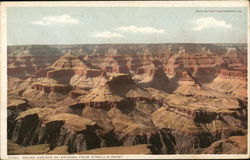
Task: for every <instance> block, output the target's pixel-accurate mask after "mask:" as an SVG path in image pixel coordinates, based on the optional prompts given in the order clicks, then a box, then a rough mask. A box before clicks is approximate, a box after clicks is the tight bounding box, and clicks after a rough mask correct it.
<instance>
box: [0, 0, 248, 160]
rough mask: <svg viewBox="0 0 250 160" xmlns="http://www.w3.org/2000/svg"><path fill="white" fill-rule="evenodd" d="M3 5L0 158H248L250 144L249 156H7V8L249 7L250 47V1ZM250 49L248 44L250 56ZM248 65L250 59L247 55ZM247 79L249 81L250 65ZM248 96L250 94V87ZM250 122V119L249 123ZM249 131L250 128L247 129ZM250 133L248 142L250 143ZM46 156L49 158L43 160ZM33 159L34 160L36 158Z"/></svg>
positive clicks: (31, 3) (89, 2)
mask: <svg viewBox="0 0 250 160" xmlns="http://www.w3.org/2000/svg"><path fill="white" fill-rule="evenodd" d="M0 4H1V10H0V11H1V12H0V14H1V26H0V29H1V32H0V34H1V39H0V47H1V48H0V49H1V52H0V57H1V59H0V65H1V71H0V73H1V74H0V75H1V80H0V82H1V88H0V89H1V92H0V95H1V99H0V102H1V114H0V118H1V123H0V133H1V135H0V136H1V140H0V142H1V145H0V152H1V157H0V159H7V158H8V159H25V157H26V158H27V157H29V159H31V158H32V157H33V158H34V159H69V158H71V157H74V158H73V159H81V157H85V158H84V159H86V158H87V157H89V158H88V159H175V158H176V159H211V158H213V159H234V158H237V159H239V158H249V157H250V156H249V148H250V143H248V152H247V154H239V155H236V154H227V155H226V154H216V155H215V154H213V155H212V154H199V155H198V154H197V155H196V154H195V155H190V154H189V155H187V154H181V155H117V156H119V157H120V158H119V157H117V156H116V157H113V158H112V157H110V156H111V155H95V156H93V155H36V156H32V155H17V156H7V147H6V146H7V133H6V131H7V127H6V126H7V125H6V124H7V122H6V121H7V112H6V106H7V94H6V93H7V67H6V66H7V23H6V22H7V16H6V8H7V7H41V6H42V7H46V6H47V7H53V6H56V7H83V6H85V7H107V6H109V7H125V6H126V7H247V8H248V44H249V14H250V13H249V2H248V1H164V2H163V1H146V2H142V1H129V2H125V1H121V2H118V1H105V2H104V1H98V2H97V1H96V2H94V1H88V2H86V1H85V2H2V3H0ZM249 50H250V46H249V45H248V53H249ZM248 62H250V58H249V56H248ZM248 79H249V65H248ZM248 95H249V84H248ZM249 113H250V112H249V110H248V115H249ZM249 122H250V120H249V118H248V124H250V123H249ZM248 131H249V128H248ZM249 140H250V139H249V134H248V142H249ZM44 157H47V158H44ZM33 158H32V159H33Z"/></svg>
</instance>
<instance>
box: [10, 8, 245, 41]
mask: <svg viewBox="0 0 250 160" xmlns="http://www.w3.org/2000/svg"><path fill="white" fill-rule="evenodd" d="M206 10H207V11H206ZM7 32H8V33H7V39H8V45H22V44H84V43H87V44H91V43H245V42H247V9H246V8H197V7H196V8H181V7H178V8H177V7H176V8H170V7H154V8H150V7H122V8H121V7H95V8H93V7H36V8H35V7H9V8H8V9H7Z"/></svg>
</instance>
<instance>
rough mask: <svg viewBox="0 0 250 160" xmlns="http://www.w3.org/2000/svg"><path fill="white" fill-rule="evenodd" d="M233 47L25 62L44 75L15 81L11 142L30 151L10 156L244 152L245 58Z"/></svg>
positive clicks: (156, 48)
mask: <svg viewBox="0 0 250 160" xmlns="http://www.w3.org/2000/svg"><path fill="white" fill-rule="evenodd" d="M228 45H229V44H226V45H215V44H210V45H209V44H203V45H194V44H178V45H177V44H171V45H170V44H169V45H167V46H166V44H154V45H153V44H152V45H149V44H148V45H146V44H145V45H144V44H142V45H140V44H136V45H129V44H124V45H112V44H108V45H84V46H85V47H86V48H84V47H83V46H82V45H76V46H75V48H72V50H73V51H74V54H72V53H71V52H69V53H67V54H65V55H63V56H61V57H60V58H59V59H58V60H56V61H55V62H54V63H53V64H51V65H49V64H47V63H46V64H44V62H42V63H41V64H39V63H38V61H37V60H34V59H32V58H31V61H32V62H31V63H29V62H28V59H25V58H24V59H19V61H20V63H19V64H20V66H19V67H21V66H22V65H23V64H28V65H27V66H30V67H31V68H32V67H33V64H37V68H36V69H34V70H33V71H32V73H31V72H25V75H26V76H19V75H17V76H15V75H13V76H9V77H8V82H9V83H8V108H7V110H8V139H9V140H11V141H12V142H15V143H17V144H18V145H16V144H14V145H13V146H14V147H16V148H21V150H16V149H13V148H10V149H11V150H10V151H9V153H11V154H31V153H33V151H32V149H33V147H34V148H35V149H37V150H41V151H40V152H34V153H38V154H57V153H62V154H92V153H101V154H106V153H109V154H110V153H128V154H130V153H136V154H140V153H145V154H196V153H198V154H201V153H245V151H246V150H245V148H246V145H245V143H244V142H243V141H244V140H245V138H242V137H246V135H247V134H248V133H247V126H248V125H247V117H248V116H247V94H246V92H247V85H246V84H247V78H246V77H247V70H246V62H245V61H244V60H243V57H244V54H245V50H244V46H240V45H239V46H238V48H237V50H233V51H232V50H231V51H227V52H226V53H225V51H226V48H227V47H228ZM124 46H126V48H124ZM232 46H233V45H232ZM53 47H55V48H56V47H58V46H53ZM64 47H66V46H61V48H60V47H59V50H60V51H63V50H64ZM66 48H67V50H68V48H69V46H67V47H66ZM241 52H242V53H241ZM28 53H29V52H28ZM12 56H13V55H12ZM53 57H54V56H53ZM12 63H15V58H11V57H10V58H9V64H12ZM21 64H22V65H21ZM10 67H11V65H10ZM21 70H25V69H21ZM21 70H20V71H21ZM14 74H15V73H14ZM235 137H236V138H235ZM12 142H9V144H10V145H12V144H11V143H12ZM233 148H235V150H234V149H233ZM27 149H28V150H29V149H30V151H27ZM125 149H132V150H130V151H129V152H125V151H124V152H123V150H125Z"/></svg>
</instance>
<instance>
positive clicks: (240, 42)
mask: <svg viewBox="0 0 250 160" xmlns="http://www.w3.org/2000/svg"><path fill="white" fill-rule="evenodd" d="M112 44H113V45H122V44H248V43H247V42H200V43H198V42H163V43H150V42H149V43H147V42H144V43H68V44H11V45H8V44H7V46H36V45H37V46H38V45H48V46H49V45H50V46H53V45H112Z"/></svg>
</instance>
